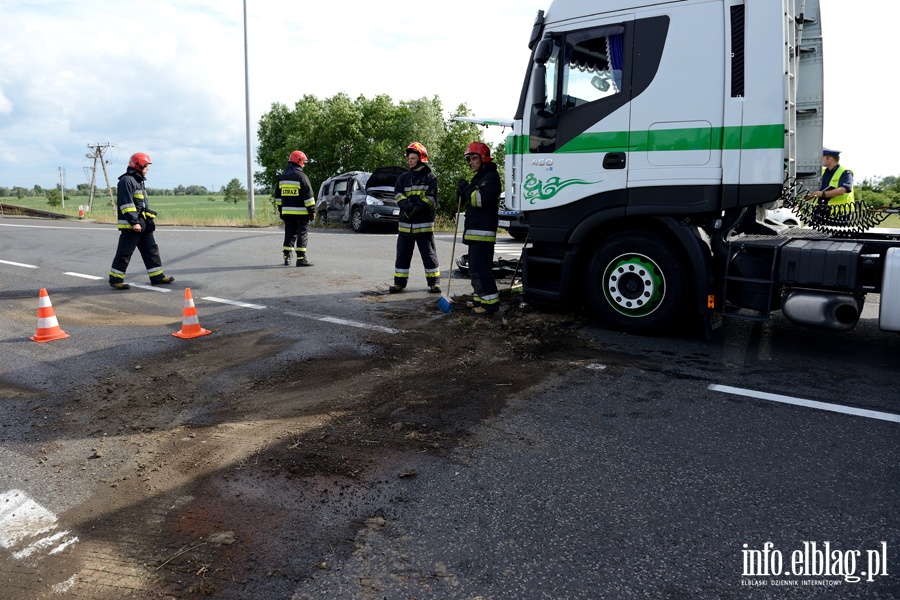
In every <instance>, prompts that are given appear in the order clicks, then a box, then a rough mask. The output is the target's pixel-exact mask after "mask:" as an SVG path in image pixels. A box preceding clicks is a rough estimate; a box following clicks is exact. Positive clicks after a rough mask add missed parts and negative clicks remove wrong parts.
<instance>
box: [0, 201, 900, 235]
mask: <svg viewBox="0 0 900 600" xmlns="http://www.w3.org/2000/svg"><path fill="white" fill-rule="evenodd" d="M209 198H212V200H209ZM254 200H255V210H254V219H253V220H252V221H251V220H250V218H249V216H248V214H247V202H246V200H245V201H241V202H238V203H237V204H234V203H232V202H225V201H224V196H222V195H212V196H151V197H150V207H151V208H152V209H153V210H155V211H156V212H157V213H159V216H158V217H157V225H186V226H194V227H204V226H206V227H271V226H273V225H280V224H281V219H280V218H279V217H278V214H277V213H276V212H275V211H274V209H273V207H272V203H271V201H270V196H268V195H259V196H255V197H254ZM0 203H4V204H12V205H15V206H24V207H27V208H35V209H39V210H46V211H50V212H56V213H61V214H65V215H70V216H73V217H77V216H78V206H79V205H82V206H84V207H85V208H87V203H88V197H87V196H67V197H66V207H65V208H62V207H60V206H57V207H53V206H50V205H49V204H47V199H46V198H45V197H40V198H37V197H35V198H22V199H19V198H0ZM84 216H85V219H90V220H93V221H95V222H97V223H115V222H116V209H115V207H113V206H110V204H109V196H107V195H105V194H98V195H95V196H94V210H93V212H91V213H87V212H86V211H85V215H84ZM454 225H455V217H454V216H450V217H445V216H443V215H438V217H437V219H436V220H435V230H436V231H443V232H452V231H453V227H454ZM880 226H881V227H890V228H898V229H900V215H888V217H887V219H886V220H885V221H884V222H883V223H882V224H881V225H880ZM310 227H312V228H316V229H335V228H341V227H342V226H339V225H330V224H329V225H322V224H318V223H311V224H310Z"/></svg>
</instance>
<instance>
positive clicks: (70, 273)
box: [63, 271, 103, 280]
mask: <svg viewBox="0 0 900 600" xmlns="http://www.w3.org/2000/svg"><path fill="white" fill-rule="evenodd" d="M63 275H71V276H72V277H81V278H82V279H94V280H97V279H103V278H102V277H97V276H96V275H85V274H84V273H72V272H71V271H68V272H66V273H63Z"/></svg>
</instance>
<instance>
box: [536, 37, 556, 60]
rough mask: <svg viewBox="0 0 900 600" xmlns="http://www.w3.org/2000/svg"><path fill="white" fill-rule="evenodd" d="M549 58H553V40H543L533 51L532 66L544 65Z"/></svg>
mask: <svg viewBox="0 0 900 600" xmlns="http://www.w3.org/2000/svg"><path fill="white" fill-rule="evenodd" d="M551 56H553V40H552V39H550V38H544V39H542V40H541V43H540V44H538V47H537V50H535V51H534V64H536V65H546V64H547V61H548V60H550V57H551Z"/></svg>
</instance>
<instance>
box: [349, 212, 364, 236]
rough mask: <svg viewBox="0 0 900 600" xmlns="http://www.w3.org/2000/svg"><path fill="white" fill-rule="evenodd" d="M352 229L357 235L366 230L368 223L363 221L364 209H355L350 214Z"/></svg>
mask: <svg viewBox="0 0 900 600" xmlns="http://www.w3.org/2000/svg"><path fill="white" fill-rule="evenodd" d="M350 227H352V228H353V231H355V232H356V233H362V232H363V231H365V230H366V222H365V221H363V216H362V209H360V208H354V209H353V212H352V213H350Z"/></svg>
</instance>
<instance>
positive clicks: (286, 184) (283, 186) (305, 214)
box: [274, 162, 316, 267]
mask: <svg viewBox="0 0 900 600" xmlns="http://www.w3.org/2000/svg"><path fill="white" fill-rule="evenodd" d="M274 196H275V206H276V207H278V212H279V214H280V215H281V219H282V220H283V221H284V247H283V250H284V264H286V265H287V264H290V260H291V252H292V251H293V250H294V247H295V246H296V249H297V266H298V267H305V266H309V265H310V263H309V261H307V259H306V244H307V243H308V242H309V222H310V219H311V218H312V217H313V216H314V215H315V205H316V201H315V199H314V198H313V191H312V185H310V183H309V178H308V177H307V176H306V173H304V172H303V167H301V166H300V165H298V164H296V163H292V162H289V163H288V164H287V168H285V170H284V174H283V175H282V176H281V177H279V178H278V185H277V186H275V194H274Z"/></svg>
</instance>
